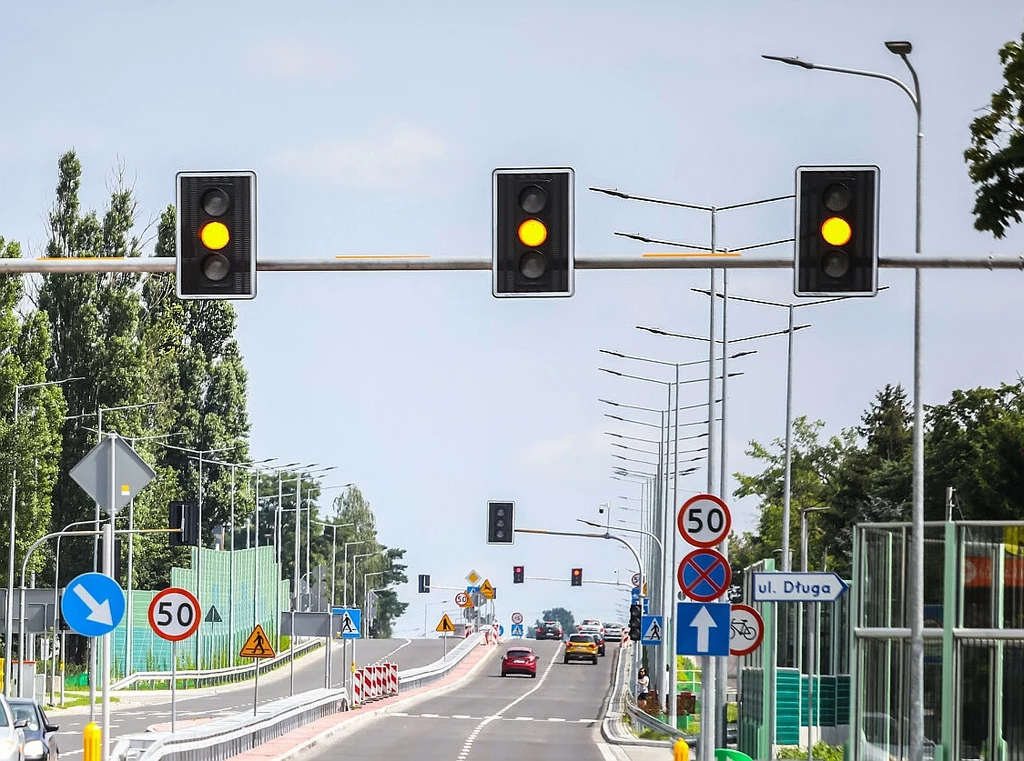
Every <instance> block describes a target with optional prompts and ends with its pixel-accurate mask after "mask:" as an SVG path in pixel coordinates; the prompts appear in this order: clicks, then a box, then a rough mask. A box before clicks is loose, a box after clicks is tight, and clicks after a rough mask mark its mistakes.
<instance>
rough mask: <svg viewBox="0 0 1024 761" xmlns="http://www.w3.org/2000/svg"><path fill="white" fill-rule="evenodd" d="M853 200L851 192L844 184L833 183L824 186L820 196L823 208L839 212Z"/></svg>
mask: <svg viewBox="0 0 1024 761" xmlns="http://www.w3.org/2000/svg"><path fill="white" fill-rule="evenodd" d="M852 200H853V193H852V192H851V190H850V189H849V188H848V187H846V186H845V185H841V184H839V183H834V184H832V185H829V186H828V187H827V188H825V195H824V196H823V198H822V201H823V203H824V204H825V208H826V209H828V210H829V211H833V212H840V211H843V210H844V209H846V207H848V206H849V205H850V202H851V201H852Z"/></svg>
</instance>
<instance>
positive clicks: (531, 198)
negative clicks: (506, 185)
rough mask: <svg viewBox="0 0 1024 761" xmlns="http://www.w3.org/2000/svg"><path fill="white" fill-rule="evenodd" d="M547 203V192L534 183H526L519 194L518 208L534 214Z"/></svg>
mask: <svg viewBox="0 0 1024 761" xmlns="http://www.w3.org/2000/svg"><path fill="white" fill-rule="evenodd" d="M547 205H548V194H547V193H545V192H544V191H543V190H541V189H540V188H538V187H537V186H536V185H528V186H526V187H525V188H523V190H522V192H521V193H520V194H519V208H521V209H522V210H523V211H525V212H526V213H527V214H536V213H537V212H539V211H540V210H541V209H543V208H544V207H545V206H547Z"/></svg>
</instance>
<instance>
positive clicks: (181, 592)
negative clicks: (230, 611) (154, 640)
mask: <svg viewBox="0 0 1024 761" xmlns="http://www.w3.org/2000/svg"><path fill="white" fill-rule="evenodd" d="M199 613H200V611H199V600H197V599H196V598H195V595H193V594H192V593H191V592H189V591H188V590H187V589H179V588H177V587H170V588H168V589H164V590H162V591H160V592H157V594H156V596H155V597H154V598H153V602H151V603H150V604H149V625H150V626H151V627H152V629H153V631H154V632H156V634H157V636H159V637H163V638H164V639H167V640H171V641H172V642H180V641H181V640H183V639H188V638H189V637H191V636H192V635H193V634H195V633H196V630H197V629H198V628H199V621H200V615H199Z"/></svg>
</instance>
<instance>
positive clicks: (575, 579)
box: [570, 568, 583, 587]
mask: <svg viewBox="0 0 1024 761" xmlns="http://www.w3.org/2000/svg"><path fill="white" fill-rule="evenodd" d="M570 579H571V583H572V585H573V586H574V587H582V586H583V569H582V568H573V569H572V576H571V577H570Z"/></svg>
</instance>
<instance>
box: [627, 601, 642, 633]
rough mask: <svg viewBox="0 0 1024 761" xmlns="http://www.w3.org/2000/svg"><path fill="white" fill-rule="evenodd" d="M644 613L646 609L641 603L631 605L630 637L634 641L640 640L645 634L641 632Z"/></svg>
mask: <svg viewBox="0 0 1024 761" xmlns="http://www.w3.org/2000/svg"><path fill="white" fill-rule="evenodd" d="M643 615H644V610H643V608H641V607H640V606H639V605H630V606H629V638H630V639H631V640H633V641H634V642H639V641H640V640H641V638H642V636H643V635H642V634H641V632H640V622H641V620H642V619H643Z"/></svg>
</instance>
